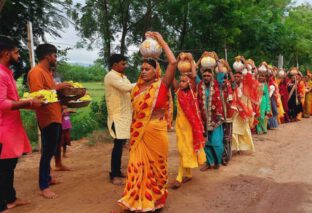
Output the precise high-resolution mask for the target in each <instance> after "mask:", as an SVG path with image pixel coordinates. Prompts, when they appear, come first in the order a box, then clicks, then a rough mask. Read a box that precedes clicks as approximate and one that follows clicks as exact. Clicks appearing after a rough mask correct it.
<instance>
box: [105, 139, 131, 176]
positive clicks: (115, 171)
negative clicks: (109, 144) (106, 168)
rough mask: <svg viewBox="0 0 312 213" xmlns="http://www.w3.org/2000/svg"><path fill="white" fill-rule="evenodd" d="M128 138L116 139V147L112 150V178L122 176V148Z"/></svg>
mask: <svg viewBox="0 0 312 213" xmlns="http://www.w3.org/2000/svg"><path fill="white" fill-rule="evenodd" d="M126 141H127V140H126V139H115V140H114V148H113V151H112V159H111V172H110V174H109V175H110V178H114V177H120V176H121V157H122V148H123V145H124V144H125V143H126Z"/></svg>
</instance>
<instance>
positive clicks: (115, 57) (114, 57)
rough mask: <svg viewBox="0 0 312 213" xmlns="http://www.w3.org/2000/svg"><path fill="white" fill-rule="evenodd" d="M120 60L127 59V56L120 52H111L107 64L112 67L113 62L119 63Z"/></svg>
mask: <svg viewBox="0 0 312 213" xmlns="http://www.w3.org/2000/svg"><path fill="white" fill-rule="evenodd" d="M120 61H127V57H125V56H123V55H121V54H113V55H111V56H110V58H109V66H110V67H112V66H113V65H114V64H115V63H119V62H120Z"/></svg>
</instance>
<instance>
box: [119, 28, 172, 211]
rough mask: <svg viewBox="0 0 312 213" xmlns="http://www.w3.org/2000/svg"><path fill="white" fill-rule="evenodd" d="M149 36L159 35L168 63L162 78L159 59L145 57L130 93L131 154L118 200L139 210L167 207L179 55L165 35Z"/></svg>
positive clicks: (159, 41)
mask: <svg viewBox="0 0 312 213" xmlns="http://www.w3.org/2000/svg"><path fill="white" fill-rule="evenodd" d="M146 36H147V37H152V38H154V39H156V40H157V41H158V43H159V44H160V46H161V47H162V48H163V50H164V52H165V54H166V57H167V59H168V67H167V69H166V72H165V75H164V77H163V78H161V69H160V66H159V64H158V62H157V61H156V60H154V59H145V60H144V61H143V64H142V67H141V74H140V77H139V80H138V82H137V85H136V86H135V87H134V89H133V91H132V93H131V98H132V106H133V120H132V124H131V130H130V131H131V136H130V156H129V162H128V168H127V181H126V186H125V189H124V193H123V196H122V198H121V199H120V200H119V201H118V203H119V204H120V205H122V206H123V207H124V208H125V209H127V210H130V211H136V212H147V211H155V210H156V209H160V208H162V207H164V205H165V202H166V198H167V195H168V191H167V181H168V171H167V157H168V135H167V117H168V109H169V108H170V107H169V92H170V91H169V88H170V86H171V84H172V81H173V79H174V72H175V68H176V58H175V56H174V55H173V53H172V51H171V50H170V48H169V46H168V45H167V43H166V42H165V41H164V39H163V38H162V36H161V35H160V34H159V33H157V32H147V33H146Z"/></svg>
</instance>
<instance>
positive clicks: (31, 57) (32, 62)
mask: <svg viewBox="0 0 312 213" xmlns="http://www.w3.org/2000/svg"><path fill="white" fill-rule="evenodd" d="M27 35H28V42H27V45H28V50H29V62H30V67H31V68H33V67H34V66H35V53H34V36H33V30H32V23H31V21H28V22H27ZM37 135H38V146H37V148H38V149H39V150H40V149H41V132H40V129H39V127H37Z"/></svg>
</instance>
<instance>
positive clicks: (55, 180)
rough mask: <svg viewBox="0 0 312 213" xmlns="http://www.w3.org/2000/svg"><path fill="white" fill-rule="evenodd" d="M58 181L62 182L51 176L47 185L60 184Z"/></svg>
mask: <svg viewBox="0 0 312 213" xmlns="http://www.w3.org/2000/svg"><path fill="white" fill-rule="evenodd" d="M60 183H62V182H61V181H59V180H57V179H56V178H53V177H52V179H51V181H50V182H49V185H50V186H52V185H56V184H60Z"/></svg>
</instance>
